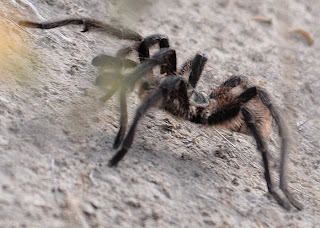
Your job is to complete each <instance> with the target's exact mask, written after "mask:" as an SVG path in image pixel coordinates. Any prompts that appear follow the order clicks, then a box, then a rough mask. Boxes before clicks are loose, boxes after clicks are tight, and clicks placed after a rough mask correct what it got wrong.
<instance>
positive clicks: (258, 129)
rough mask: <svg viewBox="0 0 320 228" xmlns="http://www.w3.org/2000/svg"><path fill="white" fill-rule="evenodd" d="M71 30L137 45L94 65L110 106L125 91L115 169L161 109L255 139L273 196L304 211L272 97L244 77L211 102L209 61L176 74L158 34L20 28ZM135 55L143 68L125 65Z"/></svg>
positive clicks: (88, 23) (95, 24) (200, 59)
mask: <svg viewBox="0 0 320 228" xmlns="http://www.w3.org/2000/svg"><path fill="white" fill-rule="evenodd" d="M67 24H77V25H84V29H83V32H86V31H88V30H89V29H91V28H98V29H101V30H104V31H106V32H108V33H109V34H111V35H113V36H116V37H118V38H120V39H128V40H134V41H136V43H135V44H134V45H132V46H129V47H126V48H123V49H121V50H120V51H118V52H117V54H116V56H115V57H112V56H109V55H99V56H97V57H95V58H94V59H93V61H92V64H93V65H95V66H99V67H105V68H111V72H109V73H106V72H104V73H103V74H102V75H100V76H99V77H98V78H97V79H96V84H97V85H100V86H105V87H108V91H107V94H106V95H105V96H104V97H103V98H102V100H103V101H106V100H108V99H109V98H110V97H111V96H112V95H113V94H114V93H115V92H116V91H117V90H120V107H121V108H120V109H121V112H120V114H121V117H120V129H119V132H118V135H117V137H116V140H115V143H114V148H118V147H119V146H120V145H121V149H120V150H119V151H118V152H117V153H116V154H115V156H113V158H112V159H111V160H110V162H109V165H110V166H115V165H117V164H118V162H119V161H120V160H121V159H122V158H123V157H124V156H125V154H126V153H127V152H128V150H129V149H130V147H131V145H132V142H133V138H134V135H135V132H136V126H137V124H138V122H139V120H140V119H141V117H142V116H143V115H144V114H145V113H146V112H147V111H148V109H149V108H150V107H153V106H157V107H158V108H161V109H164V110H166V111H168V112H169V113H171V114H172V115H174V116H177V117H180V118H182V119H184V120H187V121H190V122H193V123H196V124H203V125H215V126H219V127H221V128H226V129H229V130H231V131H236V132H241V133H244V134H251V135H252V136H253V137H254V139H255V140H256V143H257V148H258V150H259V151H260V152H261V155H262V160H263V165H264V176H265V180H266V183H267V187H268V191H269V193H270V194H271V195H272V196H273V197H274V198H275V200H276V201H277V202H278V203H279V204H280V205H281V206H282V207H284V208H285V209H287V210H289V209H290V208H291V205H290V204H292V205H293V206H294V207H296V208H297V209H299V210H301V209H302V205H301V204H300V203H299V202H298V201H296V200H295V199H294V198H293V197H292V195H291V194H290V192H289V190H288V186H287V180H286V172H285V167H286V158H287V149H288V148H287V147H288V142H287V138H288V137H287V131H286V128H285V126H284V123H283V120H282V118H281V116H280V114H279V112H278V111H277V109H276V108H275V106H274V105H273V104H272V102H271V99H270V97H269V95H268V93H267V92H265V91H264V90H263V89H262V88H260V87H257V86H250V84H249V83H248V82H247V80H245V78H244V77H240V76H232V77H231V78H229V79H228V80H227V81H225V82H224V83H223V84H221V85H220V86H219V87H218V88H216V89H215V90H213V91H212V92H211V93H210V94H209V95H208V96H204V95H202V94H201V93H199V92H197V91H196V90H195V88H196V85H197V82H198V81H199V79H200V76H201V73H202V71H203V68H204V66H205V63H206V61H207V58H206V57H205V56H204V55H203V54H201V53H198V54H197V55H196V56H195V57H194V58H193V59H191V60H188V61H187V62H186V63H185V64H183V66H182V68H181V69H180V70H179V71H177V64H176V53H175V51H174V50H173V49H170V48H169V41H168V38H167V37H166V36H163V35H158V34H156V35H152V36H149V37H146V38H143V37H142V36H140V35H139V34H138V33H136V32H134V31H132V30H130V29H126V28H119V27H114V26H112V25H109V24H105V23H102V22H99V21H95V20H90V19H68V20H62V21H57V22H50V23H34V22H29V21H22V22H20V25H23V26H27V27H34V28H40V29H50V28H54V27H59V26H64V25H67ZM156 43H158V44H159V47H160V50H159V51H158V52H156V53H155V54H154V55H153V56H152V57H151V58H150V54H149V48H150V47H151V46H153V45H154V44H156ZM133 50H136V51H137V52H138V54H139V59H140V63H141V64H140V65H138V64H137V63H136V62H134V61H132V60H129V59H125V57H126V55H128V54H129V53H130V52H131V51H133ZM155 66H160V69H161V70H160V74H152V70H153V68H154V67H155ZM127 68H135V69H134V71H133V72H130V73H128V74H124V73H122V69H127ZM187 72H189V77H188V78H185V77H184V75H185V73H187ZM137 82H140V89H139V97H140V99H141V100H142V104H141V105H140V106H139V108H138V109H137V111H136V114H135V117H134V119H133V122H132V124H131V126H130V129H129V131H128V133H127V135H125V132H126V126H127V101H126V96H127V93H128V91H132V90H133V88H134V87H135V84H136V83H137ZM272 120H274V121H275V123H276V125H277V127H278V133H279V137H280V138H281V161H280V171H279V173H280V183H279V187H280V189H281V191H282V193H283V194H284V196H285V198H284V197H283V196H282V197H281V196H280V195H279V194H278V193H277V191H276V190H275V188H274V185H273V182H272V180H271V174H270V169H269V160H268V149H267V143H266V138H267V136H268V135H269V133H270V131H271V128H272V127H271V126H272ZM124 136H125V137H124Z"/></svg>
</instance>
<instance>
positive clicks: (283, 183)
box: [258, 88, 303, 210]
mask: <svg viewBox="0 0 320 228" xmlns="http://www.w3.org/2000/svg"><path fill="white" fill-rule="evenodd" d="M258 93H259V96H260V100H261V101H262V103H263V104H264V105H265V106H266V107H267V108H268V109H269V111H270V113H271V115H272V117H273V119H274V120H275V122H276V124H277V126H278V133H279V137H280V139H281V158H280V159H281V160H280V171H279V176H280V189H281V190H282V191H283V193H284V194H285V196H286V197H287V199H288V200H289V201H290V202H291V204H292V205H293V206H294V207H296V208H297V209H298V210H302V209H303V206H302V204H301V203H300V202H298V201H297V200H296V199H294V198H293V196H292V195H291V193H290V192H289V190H288V183H287V178H286V165H287V157H288V133H287V129H286V125H285V124H284V121H283V119H282V118H281V115H280V114H279V112H278V110H277V109H276V108H275V106H274V105H273V104H272V102H271V99H270V97H269V95H268V93H267V92H265V91H264V90H262V89H260V88H259V89H258Z"/></svg>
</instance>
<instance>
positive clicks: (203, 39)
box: [0, 0, 320, 228]
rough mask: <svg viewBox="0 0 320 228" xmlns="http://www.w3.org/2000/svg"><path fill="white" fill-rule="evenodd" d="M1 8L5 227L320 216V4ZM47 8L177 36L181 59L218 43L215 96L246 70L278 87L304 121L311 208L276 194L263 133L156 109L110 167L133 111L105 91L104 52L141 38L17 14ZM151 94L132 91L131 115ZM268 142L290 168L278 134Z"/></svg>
mask: <svg viewBox="0 0 320 228" xmlns="http://www.w3.org/2000/svg"><path fill="white" fill-rule="evenodd" d="M132 2H133V1H132ZM0 9H1V11H0V47H1V48H0V88H1V90H0V227H211V226H212V227H259V228H261V227H289V226H290V227H319V226H320V219H319V214H320V200H319V199H320V183H319V181H320V169H319V165H320V150H319V148H320V143H319V136H320V134H319V131H320V124H319V116H320V115H319V114H320V109H319V96H320V67H319V66H320V54H319V53H320V46H319V35H320V29H319V28H320V23H319V15H320V1H318V0H307V1H301V0H292V1H289V0H286V1H272V0H266V1H225V0H219V1H210V0H205V1H201V2H200V1H196V0H190V1H180V0H177V1H169V0H163V1H151V0H150V1H149V0H145V1H143V0H140V1H139V0H137V1H134V2H133V3H131V4H128V3H126V1H124V0H121V1H99V0H92V1H88V0H79V1H71V0H67V1H62V0H55V1H53V0H43V1H40V0H29V1H27V0H19V1H18V0H17V1H14V0H11V1H10V0H5V1H4V3H2V4H1V6H0ZM41 16H42V17H43V18H44V19H45V20H51V21H52V20H56V19H64V18H70V17H90V18H95V19H99V20H102V21H106V22H113V21H114V20H117V21H120V22H121V24H123V25H125V26H127V27H130V28H132V29H133V30H135V31H137V32H139V33H141V34H142V35H143V36H147V35H150V34H153V33H161V34H166V35H168V36H169V38H170V42H171V43H170V44H171V46H172V47H173V48H174V49H176V51H177V56H178V64H179V65H180V64H182V63H183V61H184V60H186V59H188V58H190V57H192V56H193V55H194V54H195V53H196V52H198V51H201V52H204V53H206V55H207V56H208V58H209V61H208V64H207V66H206V68H205V70H204V73H203V75H202V78H201V81H200V83H199V90H200V91H202V92H203V93H205V94H209V92H210V90H211V89H212V88H214V87H216V86H217V85H219V84H221V83H222V82H223V81H224V80H226V79H227V78H228V77H229V76H231V75H233V74H238V75H246V76H247V77H248V78H249V79H250V81H252V83H254V84H256V85H259V86H262V87H264V88H265V89H266V90H267V91H269V93H270V94H271V95H272V98H273V101H274V103H275V104H277V106H278V107H279V108H280V109H281V111H282V115H283V116H284V118H285V119H286V121H287V124H288V128H289V129H290V135H291V141H290V158H289V164H288V181H289V185H290V190H291V192H292V193H293V194H294V196H295V197H296V198H297V199H299V200H300V201H301V202H302V203H303V205H304V210H302V211H296V210H294V209H293V210H291V211H290V212H288V211H285V210H284V209H283V208H281V207H280V206H279V205H278V204H277V203H276V201H275V200H274V199H273V198H272V197H270V195H269V194H268V192H267V188H266V184H265V180H264V177H263V167H262V163H261V155H260V154H259V152H258V151H257V149H256V144H255V141H254V140H253V138H252V137H250V136H246V135H242V134H238V133H231V132H228V131H222V130H219V129H215V128H213V127H204V126H199V125H195V124H191V123H187V122H184V121H183V120H180V119H177V118H175V117H172V116H170V115H169V114H167V113H165V112H164V111H160V110H156V109H152V110H151V111H150V112H149V113H148V114H147V115H146V116H145V118H143V120H142V121H141V123H140V124H139V126H138V129H137V134H136V138H135V141H134V143H133V146H132V149H131V151H130V152H129V153H128V155H127V156H126V157H125V159H124V160H123V161H122V162H121V163H120V164H119V166H118V167H116V168H110V167H108V166H107V163H108V160H109V159H110V158H111V157H112V155H113V154H114V153H115V151H114V150H113V149H112V143H113V140H114V137H115V134H116V132H117V130H118V117H119V107H118V102H117V99H116V97H115V98H112V99H111V100H109V101H108V102H107V103H102V102H100V101H99V97H101V96H102V95H103V92H102V91H100V90H99V89H98V88H97V87H95V86H94V83H93V82H94V80H95V78H96V77H97V75H98V72H97V71H96V69H94V67H92V66H91V60H92V58H93V57H95V56H96V55H98V54H101V53H106V54H114V53H116V51H117V50H118V49H119V48H121V47H123V46H124V45H125V44H127V42H125V41H119V40H117V39H115V38H112V37H110V36H108V35H105V34H103V33H101V32H91V33H90V32H88V33H81V32H80V30H81V28H80V27H79V26H68V27H64V28H59V29H55V30H50V31H41V30H35V29H30V28H23V27H20V26H18V24H17V21H19V20H21V19H29V20H34V21H41ZM266 19H267V20H266ZM270 20H271V21H270ZM301 29H302V30H303V31H306V32H302V30H301ZM294 31H295V32H294ZM297 31H298V32H297ZM308 35H310V36H311V37H308ZM310 38H312V39H313V41H314V42H313V44H311V40H310ZM308 42H309V43H308ZM138 104H139V100H138V98H137V96H136V95H135V94H132V95H131V96H130V105H129V112H130V115H129V116H130V117H132V115H133V114H134V110H135V109H136V107H137V105H138ZM268 144H269V148H270V150H271V151H272V156H271V157H270V159H271V160H272V161H273V163H274V165H273V168H274V169H275V170H276V168H277V164H278V163H279V162H278V155H279V140H278V137H277V134H276V133H273V134H272V136H271V140H270V142H269V143H268ZM275 179H276V180H277V177H276V178H275Z"/></svg>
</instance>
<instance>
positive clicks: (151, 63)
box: [113, 48, 176, 148]
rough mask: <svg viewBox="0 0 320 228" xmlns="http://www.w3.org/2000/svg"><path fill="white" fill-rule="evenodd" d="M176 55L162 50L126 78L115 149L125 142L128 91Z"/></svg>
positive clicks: (121, 98)
mask: <svg viewBox="0 0 320 228" xmlns="http://www.w3.org/2000/svg"><path fill="white" fill-rule="evenodd" d="M172 55H174V56H175V55H176V54H175V51H174V50H172V49H168V48H167V49H160V50H159V51H158V52H157V53H155V54H154V55H153V56H152V57H151V59H149V60H148V61H145V62H144V63H142V64H141V65H139V66H138V67H137V68H136V70H135V71H134V72H133V73H132V74H130V75H129V76H128V77H126V80H124V81H123V83H122V84H121V90H120V110H121V111H120V129H119V132H118V134H117V137H116V139H115V141H114V144H113V147H114V148H118V147H119V146H120V144H121V143H122V141H123V137H124V135H125V131H126V127H127V122H128V120H127V119H128V114H127V100H126V95H127V92H128V90H132V89H133V88H134V86H135V83H136V82H137V81H138V80H139V79H140V78H142V77H144V76H145V75H147V74H148V73H149V72H150V71H152V69H153V68H154V67H155V66H157V65H161V64H163V63H165V62H167V61H168V59H170V56H172Z"/></svg>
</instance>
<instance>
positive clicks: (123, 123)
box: [113, 90, 128, 149]
mask: <svg viewBox="0 0 320 228" xmlns="http://www.w3.org/2000/svg"><path fill="white" fill-rule="evenodd" d="M127 124H128V111H127V99H126V91H125V90H121V91H120V128H119V131H118V134H117V136H116V138H115V140H114V143H113V149H117V148H118V147H119V146H120V144H121V143H122V141H123V138H124V135H125V133H126V130H127Z"/></svg>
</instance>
